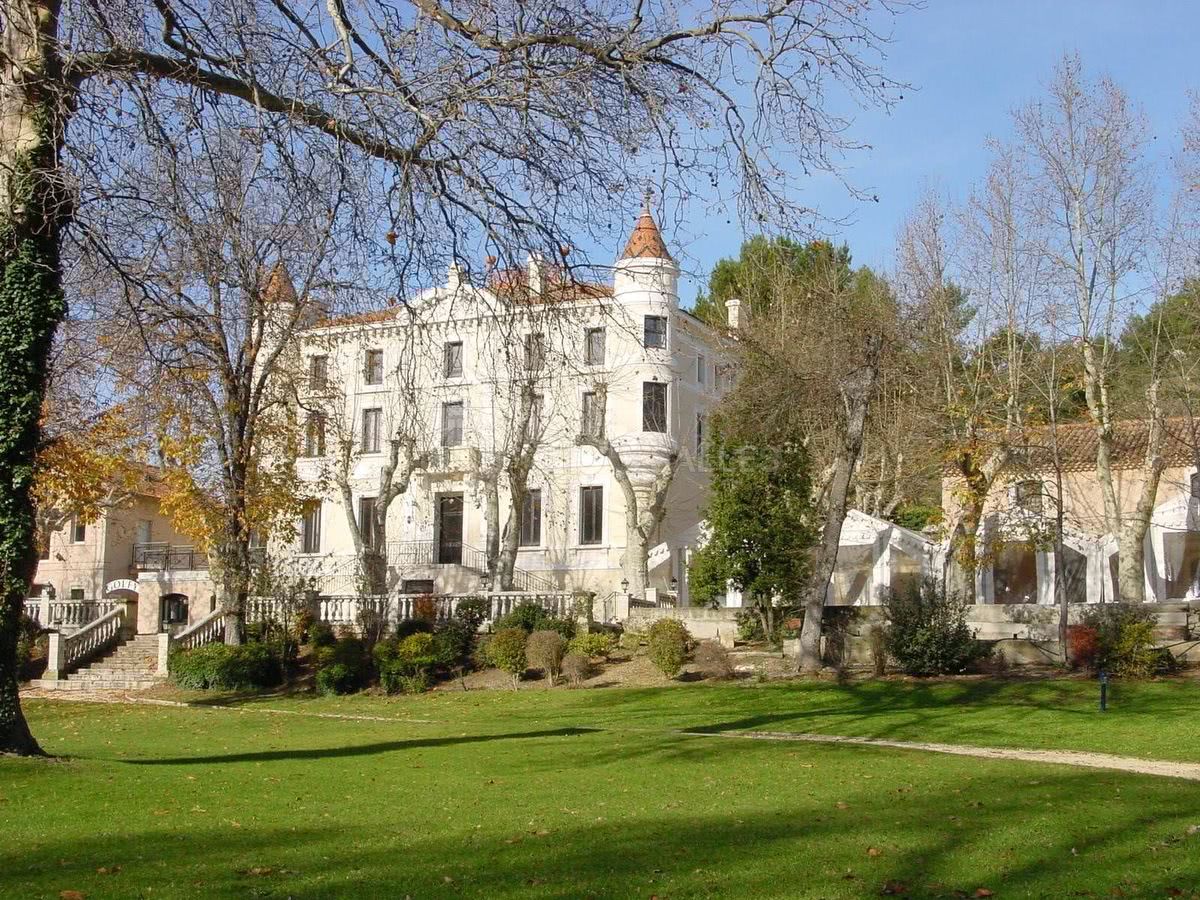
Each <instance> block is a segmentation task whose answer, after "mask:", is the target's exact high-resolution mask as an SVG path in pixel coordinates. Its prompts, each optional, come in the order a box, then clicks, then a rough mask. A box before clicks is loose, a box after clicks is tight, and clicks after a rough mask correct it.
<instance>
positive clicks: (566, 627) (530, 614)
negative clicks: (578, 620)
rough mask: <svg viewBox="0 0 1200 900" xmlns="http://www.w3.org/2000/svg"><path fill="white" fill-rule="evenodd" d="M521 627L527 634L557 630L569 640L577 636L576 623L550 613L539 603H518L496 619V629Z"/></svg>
mask: <svg viewBox="0 0 1200 900" xmlns="http://www.w3.org/2000/svg"><path fill="white" fill-rule="evenodd" d="M505 628H520V629H521V630H523V631H524V632H525V633H526V634H532V633H533V632H535V631H557V632H558V633H559V634H561V635H562V636H563V637H564V638H566V639H567V640H568V641H569V640H570V639H571V638H573V637H575V623H574V622H572V621H571V620H570V619H559V618H557V617H555V616H552V615H550V613H549V612H547V611H546V610H545V609H544V608H543V607H542V606H540V605H539V604H537V603H518V604H517V605H516V606H514V607H513V609H512V611H511V612H509V613H508V615H504V616H501V617H500V618H499V619H497V620H496V624H495V629H496V630H497V631H502V630H504V629H505Z"/></svg>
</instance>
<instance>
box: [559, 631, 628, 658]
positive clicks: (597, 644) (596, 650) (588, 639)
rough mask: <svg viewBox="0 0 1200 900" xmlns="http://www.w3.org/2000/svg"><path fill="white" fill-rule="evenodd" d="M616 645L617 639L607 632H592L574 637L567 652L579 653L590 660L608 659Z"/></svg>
mask: <svg viewBox="0 0 1200 900" xmlns="http://www.w3.org/2000/svg"><path fill="white" fill-rule="evenodd" d="M616 643H617V641H616V638H615V637H613V635H611V634H610V633H608V632H607V631H590V632H588V633H587V634H577V635H576V636H575V637H573V638H572V639H571V643H570V644H568V645H567V652H568V653H578V654H579V655H580V656H586V657H588V658H589V659H592V658H595V659H608V655H609V654H610V653H612V651H613V647H615V646H616Z"/></svg>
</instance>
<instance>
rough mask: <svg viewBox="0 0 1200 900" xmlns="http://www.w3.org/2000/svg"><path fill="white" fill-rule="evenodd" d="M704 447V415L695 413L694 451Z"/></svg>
mask: <svg viewBox="0 0 1200 900" xmlns="http://www.w3.org/2000/svg"><path fill="white" fill-rule="evenodd" d="M703 449H704V416H702V415H701V414H700V413H696V452H697V453H699V452H700V451H701V450H703Z"/></svg>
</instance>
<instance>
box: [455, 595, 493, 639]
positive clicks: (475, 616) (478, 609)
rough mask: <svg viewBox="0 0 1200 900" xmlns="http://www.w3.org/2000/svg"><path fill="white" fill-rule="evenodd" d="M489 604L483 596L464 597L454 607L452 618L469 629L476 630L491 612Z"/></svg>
mask: <svg viewBox="0 0 1200 900" xmlns="http://www.w3.org/2000/svg"><path fill="white" fill-rule="evenodd" d="M491 606H492V605H491V603H489V602H488V600H487V599H486V598H485V597H465V598H464V599H462V600H459V601H458V605H457V606H456V607H454V619H455V621H458V622H462V623H463V624H464V625H466V626H467V628H469V629H470V630H471V631H473V632H474V631H478V630H479V626H480V625H482V624H483V622H484V620H485V619H486V618H487V617H488V613H490V612H491Z"/></svg>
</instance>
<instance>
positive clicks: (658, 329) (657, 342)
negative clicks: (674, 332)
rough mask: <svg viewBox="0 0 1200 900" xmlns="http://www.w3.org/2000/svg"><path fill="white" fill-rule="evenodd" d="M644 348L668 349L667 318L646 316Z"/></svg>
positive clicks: (643, 338)
mask: <svg viewBox="0 0 1200 900" xmlns="http://www.w3.org/2000/svg"><path fill="white" fill-rule="evenodd" d="M642 346H643V347H646V348H651V347H654V348H657V349H659V350H665V349H667V317H666V316H646V324H645V330H644V332H643V337H642Z"/></svg>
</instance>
